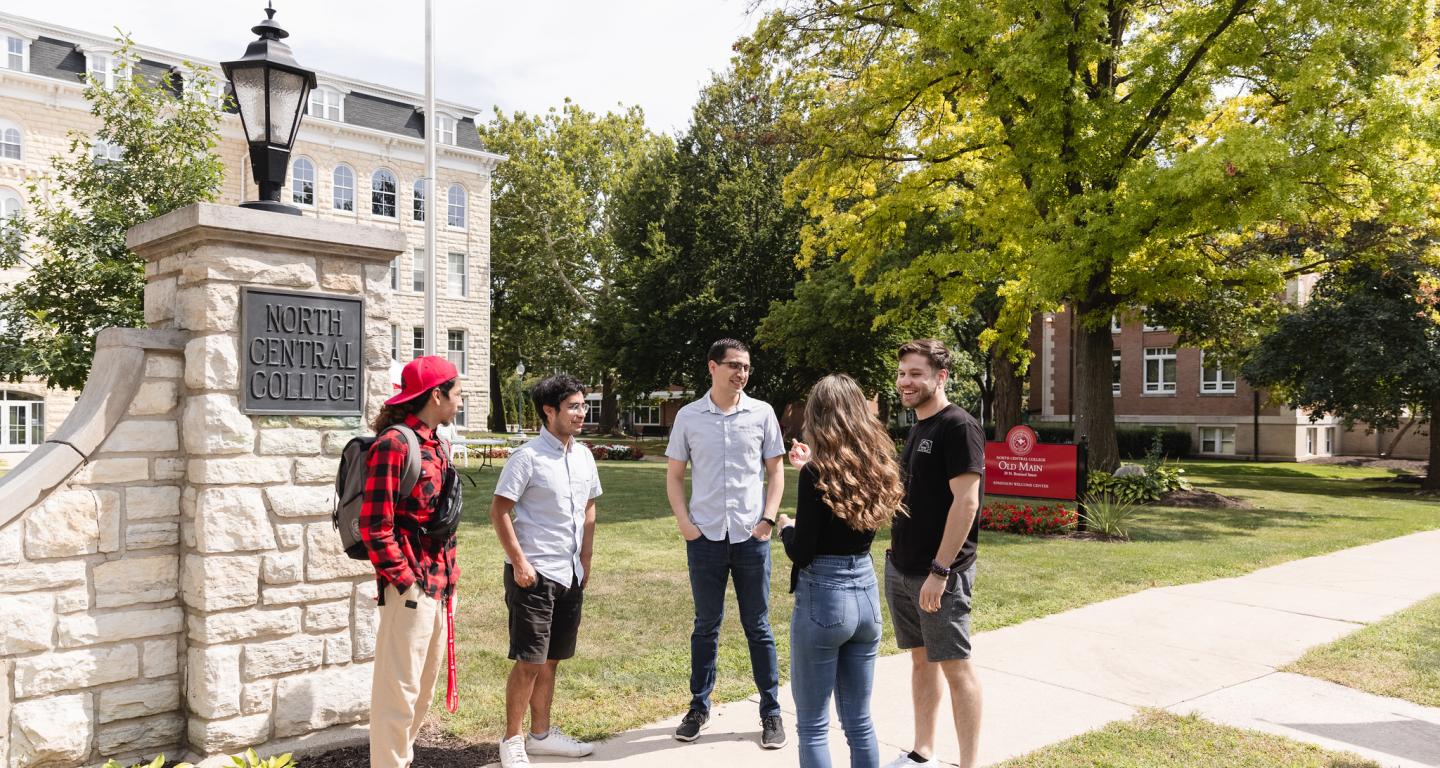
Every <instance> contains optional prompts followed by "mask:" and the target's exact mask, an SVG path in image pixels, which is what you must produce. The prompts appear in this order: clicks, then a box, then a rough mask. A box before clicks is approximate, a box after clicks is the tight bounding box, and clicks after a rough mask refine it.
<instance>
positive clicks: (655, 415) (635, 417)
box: [630, 405, 660, 427]
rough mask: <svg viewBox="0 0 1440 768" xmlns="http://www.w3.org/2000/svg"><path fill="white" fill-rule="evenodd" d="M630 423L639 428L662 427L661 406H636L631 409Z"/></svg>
mask: <svg viewBox="0 0 1440 768" xmlns="http://www.w3.org/2000/svg"><path fill="white" fill-rule="evenodd" d="M630 423H631V424H634V425H635V426H637V427H654V426H659V425H660V406H658V405H636V406H632V407H631V408H630Z"/></svg>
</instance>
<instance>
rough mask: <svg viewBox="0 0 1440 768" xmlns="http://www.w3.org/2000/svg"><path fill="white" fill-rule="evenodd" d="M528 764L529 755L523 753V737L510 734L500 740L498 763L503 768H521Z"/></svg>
mask: <svg viewBox="0 0 1440 768" xmlns="http://www.w3.org/2000/svg"><path fill="white" fill-rule="evenodd" d="M529 764H530V756H529V755H527V754H525V737H524V736H512V737H510V738H508V739H506V740H504V741H502V742H500V765H501V766H503V768H523V766H527V765H529Z"/></svg>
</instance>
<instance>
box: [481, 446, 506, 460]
mask: <svg viewBox="0 0 1440 768" xmlns="http://www.w3.org/2000/svg"><path fill="white" fill-rule="evenodd" d="M484 454H485V458H487V459H508V458H510V449H509V448H486V449H485V451H484Z"/></svg>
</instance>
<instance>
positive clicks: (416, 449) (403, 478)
mask: <svg viewBox="0 0 1440 768" xmlns="http://www.w3.org/2000/svg"><path fill="white" fill-rule="evenodd" d="M390 429H393V430H395V431H396V432H399V433H400V434H401V436H403V437H404V438H405V469H404V470H402V471H401V473H400V496H401V497H402V498H403V497H405V496H409V495H410V492H411V491H413V490H415V484H416V483H418V482H420V438H418V437H416V435H415V430H413V429H411V428H409V427H407V426H405V425H404V424H393V425H391V426H390Z"/></svg>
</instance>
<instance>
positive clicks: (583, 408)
mask: <svg viewBox="0 0 1440 768" xmlns="http://www.w3.org/2000/svg"><path fill="white" fill-rule="evenodd" d="M565 410H567V411H569V412H571V413H586V412H588V411H589V410H590V404H589V403H572V404H570V405H567V406H565Z"/></svg>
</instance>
